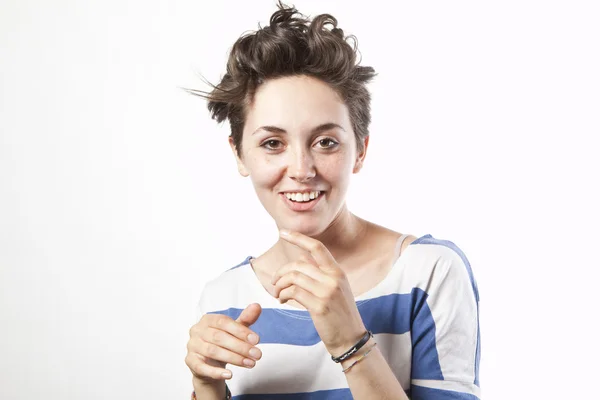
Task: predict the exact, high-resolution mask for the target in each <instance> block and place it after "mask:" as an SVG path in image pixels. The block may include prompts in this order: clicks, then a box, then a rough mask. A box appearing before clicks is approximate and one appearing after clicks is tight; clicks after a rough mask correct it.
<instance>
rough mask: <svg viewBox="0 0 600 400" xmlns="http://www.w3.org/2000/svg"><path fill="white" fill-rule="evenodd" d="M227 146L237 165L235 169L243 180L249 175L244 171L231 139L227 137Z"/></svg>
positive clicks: (244, 168) (244, 167)
mask: <svg viewBox="0 0 600 400" xmlns="http://www.w3.org/2000/svg"><path fill="white" fill-rule="evenodd" d="M229 146H230V147H231V151H232V152H233V156H234V157H235V161H236V163H237V168H238V171H239V173H240V175H241V176H243V177H244V178H245V177H247V176H249V175H250V172H248V170H247V169H246V166H245V165H244V162H243V161H242V160H241V159H240V157H239V156H238V153H237V149H236V147H235V143H234V142H233V138H232V137H231V136H229Z"/></svg>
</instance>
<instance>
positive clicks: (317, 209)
mask: <svg viewBox="0 0 600 400" xmlns="http://www.w3.org/2000/svg"><path fill="white" fill-rule="evenodd" d="M230 144H231V145H232V150H234V154H235V155H236V159H237V162H238V169H239V171H240V173H241V174H242V175H243V176H250V178H251V180H252V183H253V185H254V188H255V190H256V194H257V195H258V198H259V199H260V201H261V203H262V205H263V206H264V207H265V209H266V210H267V212H268V213H269V214H270V215H271V216H272V217H273V219H274V220H275V222H276V224H277V226H278V228H279V229H283V228H285V229H290V230H293V231H298V232H301V233H303V234H305V235H309V236H316V235H318V234H320V233H322V232H323V231H324V230H325V229H327V227H328V226H329V225H330V224H331V223H332V222H333V221H334V220H335V218H336V217H337V216H338V215H339V213H340V211H341V210H342V209H343V208H344V205H345V196H346V192H347V190H348V184H349V181H350V176H351V175H352V173H356V172H358V170H359V169H360V167H361V165H362V159H363V158H364V153H365V152H366V148H367V145H368V141H367V143H365V146H364V148H365V151H364V152H362V154H357V146H356V139H355V137H354V131H353V130H352V126H351V122H350V117H349V114H348V108H347V107H346V105H345V104H344V103H343V102H342V100H341V99H340V98H339V96H338V95H337V93H336V92H334V91H333V90H332V89H331V88H330V87H329V86H328V85H327V84H325V83H323V82H321V81H319V80H317V79H315V78H311V77H306V76H295V77H285V78H278V79H274V80H269V81H266V82H265V83H263V84H262V85H261V86H260V87H259V89H258V91H257V92H256V94H255V97H254V101H253V103H252V105H251V106H250V108H249V110H248V114H247V118H246V124H245V127H244V131H243V137H242V154H241V158H240V157H238V156H237V154H236V153H235V148H234V147H233V142H232V141H231V140H230Z"/></svg>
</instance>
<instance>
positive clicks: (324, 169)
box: [318, 154, 354, 184]
mask: <svg viewBox="0 0 600 400" xmlns="http://www.w3.org/2000/svg"><path fill="white" fill-rule="evenodd" d="M353 167H354V165H353V164H352V162H351V160H350V157H348V156H347V155H345V154H340V157H327V158H324V159H323V160H322V162H320V163H319V167H318V169H319V174H320V175H321V176H322V177H323V179H325V180H327V181H329V182H331V183H332V184H336V183H338V184H339V183H342V182H344V181H346V180H349V178H350V175H351V174H352V168H353Z"/></svg>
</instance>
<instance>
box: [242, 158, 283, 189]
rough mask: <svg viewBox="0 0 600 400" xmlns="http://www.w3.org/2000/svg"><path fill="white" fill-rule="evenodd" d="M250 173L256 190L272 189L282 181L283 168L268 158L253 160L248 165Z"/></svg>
mask: <svg viewBox="0 0 600 400" xmlns="http://www.w3.org/2000/svg"><path fill="white" fill-rule="evenodd" d="M247 166H248V171H249V172H250V177H251V179H252V183H253V184H254V186H255V187H256V188H259V187H267V188H268V187H272V186H273V185H275V184H276V183H277V182H279V181H280V180H281V176H282V170H283V169H282V167H281V165H278V163H277V162H274V161H273V160H270V159H268V158H264V157H262V158H258V157H257V158H252V159H251V160H250V162H249V163H248V165H247Z"/></svg>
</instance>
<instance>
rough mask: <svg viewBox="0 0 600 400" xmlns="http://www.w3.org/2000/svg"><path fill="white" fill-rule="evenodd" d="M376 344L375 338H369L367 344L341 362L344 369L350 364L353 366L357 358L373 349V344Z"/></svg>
mask: <svg viewBox="0 0 600 400" xmlns="http://www.w3.org/2000/svg"><path fill="white" fill-rule="evenodd" d="M375 344H376V342H375V338H373V337H371V338H369V340H368V341H367V343H365V345H364V346H363V347H361V348H360V349H359V350H358V351H357V352H356V353H354V354H352V355H351V356H350V357H348V358H346V359H345V360H344V361H342V362H340V365H341V366H342V369H346V368H348V367H349V366H351V365H352V364H354V361H356V359H358V358H359V357H361V356H362V355H363V354H365V353H366V352H368V351H369V350H371V349H372V348H373V346H375Z"/></svg>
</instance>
